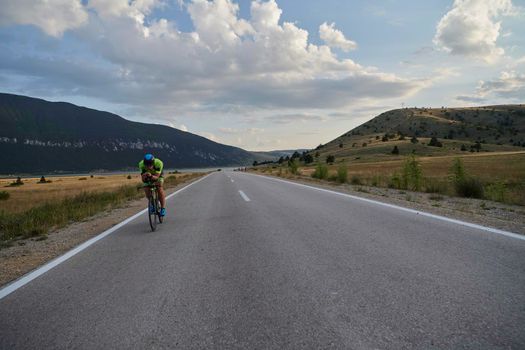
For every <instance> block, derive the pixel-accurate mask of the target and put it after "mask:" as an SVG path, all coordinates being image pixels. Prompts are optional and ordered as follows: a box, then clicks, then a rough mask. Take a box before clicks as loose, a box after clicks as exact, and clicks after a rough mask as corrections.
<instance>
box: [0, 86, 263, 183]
mask: <svg viewBox="0 0 525 350" xmlns="http://www.w3.org/2000/svg"><path fill="white" fill-rule="evenodd" d="M146 152H150V153H153V154H156V156H158V157H159V158H160V159H162V160H163V161H164V162H165V164H166V166H167V167H170V168H181V167H184V168H192V167H193V168H197V167H215V166H238V165H247V164H250V163H251V162H252V161H253V159H254V155H253V154H252V153H250V152H248V151H245V150H243V149H241V148H237V147H234V146H228V145H223V144H219V143H217V142H214V141H211V140H208V139H206V138H204V137H202V136H199V135H194V134H191V133H189V132H185V131H181V130H178V129H175V128H171V127H169V126H165V125H158V124H146V123H140V122H134V121H129V120H127V119H125V118H123V117H121V116H119V115H116V114H113V113H110V112H105V111H98V110H94V109H90V108H87V107H82V106H77V105H74V104H71V103H68V102H49V101H46V100H43V99H37V98H32V97H28V96H21V95H13V94H6V93H0V162H2V164H3V169H2V172H6V173H21V172H23V173H39V172H55V171H71V172H75V171H91V170H94V169H104V170H124V169H132V168H134V167H135V166H136V164H138V162H139V161H140V159H141V158H142V156H143V154H144V153H146ZM79 159H82V161H81V162H79V161H78V160H79Z"/></svg>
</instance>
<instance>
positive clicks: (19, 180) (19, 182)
mask: <svg viewBox="0 0 525 350" xmlns="http://www.w3.org/2000/svg"><path fill="white" fill-rule="evenodd" d="M23 184H24V181H22V178H20V177H17V178H16V181H14V182H11V183H10V184H9V185H8V186H10V187H15V186H22V185H23Z"/></svg>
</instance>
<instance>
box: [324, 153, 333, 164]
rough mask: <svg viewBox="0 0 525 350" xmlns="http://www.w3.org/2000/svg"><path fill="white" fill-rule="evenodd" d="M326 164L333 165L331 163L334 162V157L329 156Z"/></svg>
mask: <svg viewBox="0 0 525 350" xmlns="http://www.w3.org/2000/svg"><path fill="white" fill-rule="evenodd" d="M326 162H327V163H333V162H335V156H334V155H331V154H330V155H328V156H327V157H326Z"/></svg>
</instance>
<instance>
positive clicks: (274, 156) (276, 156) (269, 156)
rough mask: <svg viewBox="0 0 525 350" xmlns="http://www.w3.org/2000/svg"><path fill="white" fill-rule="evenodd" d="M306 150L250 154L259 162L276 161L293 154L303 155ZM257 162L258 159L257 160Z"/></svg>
mask: <svg viewBox="0 0 525 350" xmlns="http://www.w3.org/2000/svg"><path fill="white" fill-rule="evenodd" d="M305 151H308V150H307V149H292V150H276V151H266V152H252V153H253V154H254V156H258V157H259V158H260V160H278V159H279V158H281V157H286V156H291V155H292V154H294V152H299V153H301V154H302V153H303V152H305ZM257 160H259V159H257Z"/></svg>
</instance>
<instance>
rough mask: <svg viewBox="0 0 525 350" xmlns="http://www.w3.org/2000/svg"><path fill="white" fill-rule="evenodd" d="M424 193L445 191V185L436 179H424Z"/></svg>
mask: <svg viewBox="0 0 525 350" xmlns="http://www.w3.org/2000/svg"><path fill="white" fill-rule="evenodd" d="M425 192H426V193H446V192H447V185H446V184H445V183H442V182H439V181H437V180H431V179H425Z"/></svg>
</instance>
